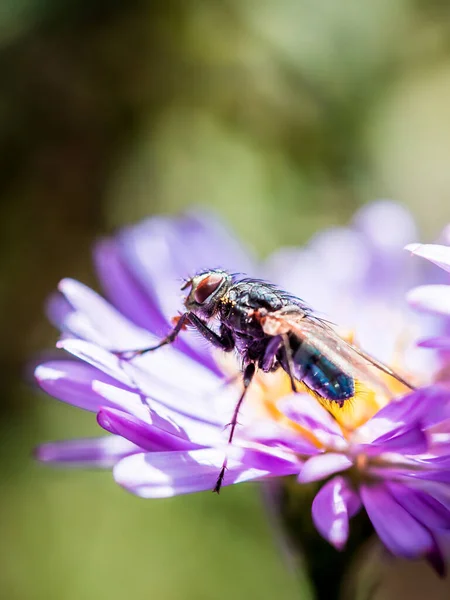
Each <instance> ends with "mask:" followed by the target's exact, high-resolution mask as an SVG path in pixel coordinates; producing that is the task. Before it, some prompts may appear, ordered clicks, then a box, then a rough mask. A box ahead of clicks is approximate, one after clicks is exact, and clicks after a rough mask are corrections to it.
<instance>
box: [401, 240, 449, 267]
mask: <svg viewBox="0 0 450 600" xmlns="http://www.w3.org/2000/svg"><path fill="white" fill-rule="evenodd" d="M405 250H409V252H411V253H412V254H415V255H416V256H421V257H422V258H426V259H427V260H429V261H431V262H433V263H434V264H435V265H437V266H438V267H441V269H445V270H446V271H450V247H449V246H442V245H441V244H408V245H407V246H405Z"/></svg>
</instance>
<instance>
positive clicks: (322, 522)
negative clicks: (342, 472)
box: [312, 476, 361, 550]
mask: <svg viewBox="0 0 450 600" xmlns="http://www.w3.org/2000/svg"><path fill="white" fill-rule="evenodd" d="M360 506H361V501H360V500H359V497H358V495H357V494H356V493H355V492H354V491H353V490H352V489H351V488H350V486H349V484H348V483H347V481H346V480H345V479H344V478H343V477H340V476H338V477H334V478H333V479H331V481H328V482H327V483H326V484H325V485H324V486H323V487H322V488H321V489H320V490H319V492H318V493H317V495H316V497H315V498H314V501H313V503H312V518H313V521H314V525H315V526H316V528H317V530H318V531H319V533H320V535H322V536H323V537H324V538H325V539H326V540H328V541H329V542H330V544H332V545H333V546H334V547H335V548H336V549H337V550H342V549H343V548H344V546H345V544H346V542H347V539H348V533H349V517H350V516H353V515H354V514H355V513H356V512H357V511H358V510H359V508H360Z"/></svg>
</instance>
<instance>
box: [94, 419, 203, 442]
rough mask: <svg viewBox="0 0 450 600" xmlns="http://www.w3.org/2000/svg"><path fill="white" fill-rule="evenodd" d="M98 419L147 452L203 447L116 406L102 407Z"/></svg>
mask: <svg viewBox="0 0 450 600" xmlns="http://www.w3.org/2000/svg"><path fill="white" fill-rule="evenodd" d="M97 421H98V424H99V425H100V426H101V427H103V429H106V431H109V432H110V433H112V434H115V435H120V436H122V437H124V438H126V439H127V440H129V441H130V442H132V443H133V444H136V445H137V446H139V447H140V448H142V449H143V450H145V451H146V452H160V451H164V450H193V449H195V448H201V447H202V446H200V445H199V444H195V443H194V442H191V441H189V440H188V439H186V438H185V437H181V436H178V435H174V434H172V433H169V432H168V431H165V430H164V429H161V428H159V427H155V426H154V425H150V424H149V423H146V422H145V421H142V420H140V419H138V418H137V417H135V416H133V415H130V414H128V413H126V412H123V411H121V410H117V409H114V408H102V409H101V410H100V412H99V413H98V415H97Z"/></svg>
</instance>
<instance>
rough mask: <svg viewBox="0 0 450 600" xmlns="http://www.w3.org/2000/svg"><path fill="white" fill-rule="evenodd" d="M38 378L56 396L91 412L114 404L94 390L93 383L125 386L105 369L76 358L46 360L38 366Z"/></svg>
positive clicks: (42, 385) (45, 389) (43, 386)
mask: <svg viewBox="0 0 450 600" xmlns="http://www.w3.org/2000/svg"><path fill="white" fill-rule="evenodd" d="M35 377H36V379H37V382H38V384H39V386H40V387H41V388H42V389H43V390H44V391H46V392H47V393H48V394H50V395H51V396H53V397H54V398H58V400H62V401H63V402H67V403H68V404H72V405H73V406H77V407H78V408H82V409H83V410H89V411H92V412H97V411H98V410H99V408H100V407H101V406H105V405H113V404H112V403H110V402H109V401H108V400H106V399H105V398H104V397H103V396H101V395H100V394H98V393H97V392H96V391H95V389H94V387H93V384H94V382H97V383H98V382H102V383H104V384H107V385H115V386H116V387H117V388H118V389H119V390H120V392H122V391H123V389H124V388H121V387H120V384H119V383H118V382H117V381H116V380H114V379H113V378H112V377H109V376H108V375H106V374H105V373H102V371H99V370H98V369H96V368H95V367H92V366H90V365H86V364H83V363H81V362H77V361H74V360H56V361H50V362H47V363H43V364H41V365H39V366H38V367H37V368H36V370H35Z"/></svg>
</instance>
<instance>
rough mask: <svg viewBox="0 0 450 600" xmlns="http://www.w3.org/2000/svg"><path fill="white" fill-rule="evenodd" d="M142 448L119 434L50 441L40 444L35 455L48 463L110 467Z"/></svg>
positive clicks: (65, 465) (67, 465)
mask: <svg viewBox="0 0 450 600" xmlns="http://www.w3.org/2000/svg"><path fill="white" fill-rule="evenodd" d="M140 451H141V450H140V448H138V446H135V445H134V444H132V443H131V442H129V441H128V440H125V439H124V438H123V437H120V436H118V435H108V436H105V437H100V438H85V439H79V440H65V441H61V442H48V443H47V444H42V445H40V446H38V447H37V448H36V450H35V456H36V458H37V459H38V460H40V461H42V462H46V463H54V464H60V465H63V466H64V467H69V466H73V467H98V468H101V469H110V468H111V467H113V466H114V465H115V464H116V463H117V462H118V461H119V460H121V459H122V458H125V457H126V456H129V455H131V454H134V453H136V452H140Z"/></svg>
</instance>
